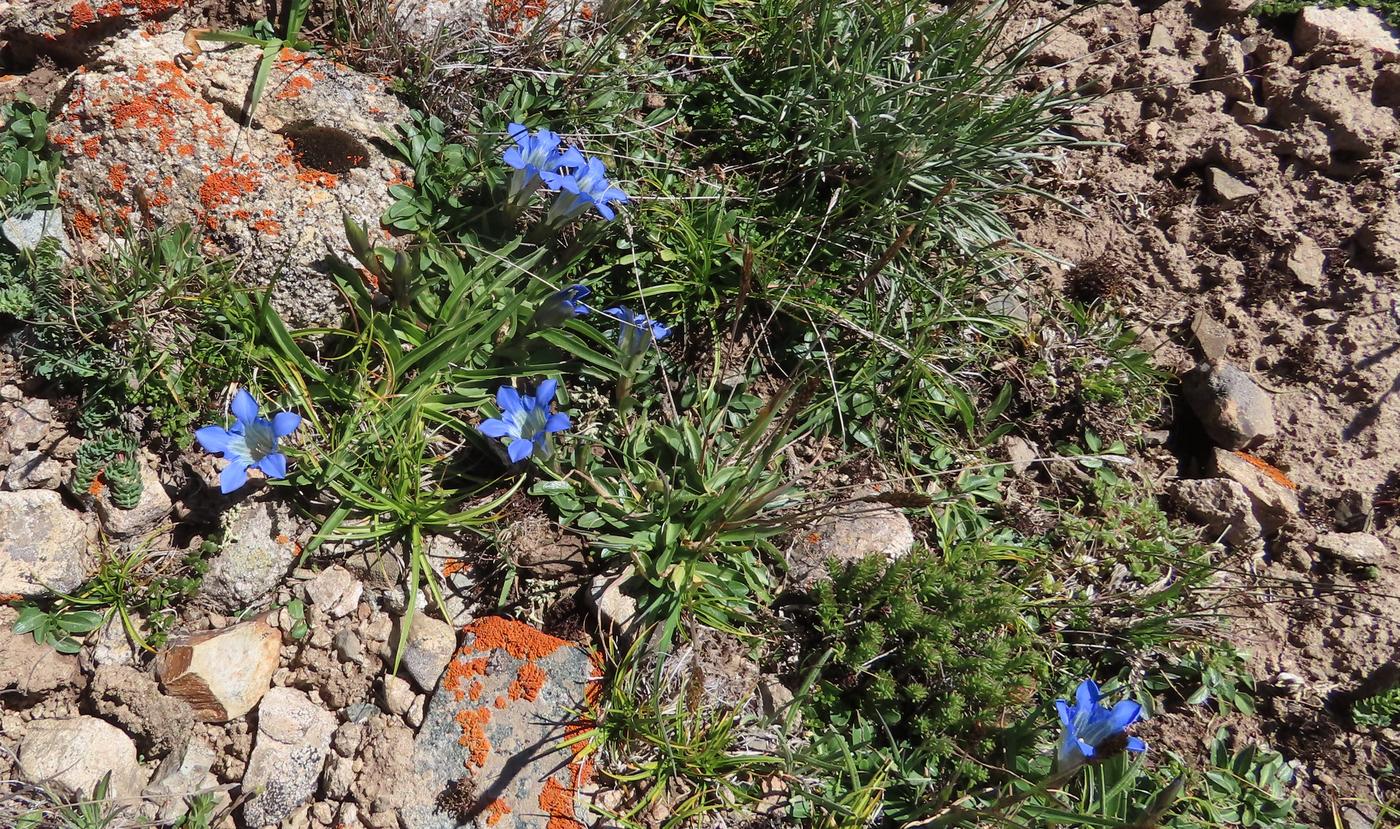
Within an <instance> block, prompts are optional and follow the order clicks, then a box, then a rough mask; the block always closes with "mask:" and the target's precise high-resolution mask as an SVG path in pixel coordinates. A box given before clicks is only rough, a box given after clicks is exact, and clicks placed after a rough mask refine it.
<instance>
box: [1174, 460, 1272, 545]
mask: <svg viewBox="0 0 1400 829" xmlns="http://www.w3.org/2000/svg"><path fill="white" fill-rule="evenodd" d="M1169 492H1170V493H1171V495H1172V497H1173V498H1174V499H1175V500H1176V502H1177V504H1178V505H1180V507H1181V508H1182V510H1183V511H1185V512H1186V514H1187V515H1189V516H1191V518H1192V519H1193V520H1195V521H1198V522H1200V524H1201V525H1202V526H1204V527H1205V528H1206V532H1207V533H1209V534H1210V535H1211V536H1212V537H1214V538H1219V539H1220V540H1222V541H1224V542H1225V543H1227V544H1229V545H1231V546H1232V547H1236V548H1239V549H1248V548H1250V547H1253V546H1254V545H1256V544H1257V543H1258V542H1259V541H1260V540H1262V538H1263V534H1264V530H1263V528H1262V527H1260V526H1259V521H1258V519H1256V518H1255V517H1254V505H1253V503H1252V502H1251V501H1250V500H1249V495H1248V494H1247V493H1246V492H1245V491H1244V487H1242V486H1240V485H1239V484H1238V483H1236V482H1234V481H1228V480H1224V479H1221V478H1205V479H1191V480H1183V481H1177V482H1175V483H1174V484H1173V485H1172V486H1171V487H1170V489H1169Z"/></svg>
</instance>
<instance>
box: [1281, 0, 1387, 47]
mask: <svg viewBox="0 0 1400 829" xmlns="http://www.w3.org/2000/svg"><path fill="white" fill-rule="evenodd" d="M1293 42H1294V44H1296V45H1297V46H1298V48H1299V49H1300V50H1301V51H1304V52H1306V51H1309V50H1312V49H1316V48H1318V47H1319V46H1359V47H1361V48H1363V49H1367V50H1370V51H1372V52H1375V53H1376V54H1378V55H1380V56H1383V57H1391V58H1394V57H1400V40H1397V39H1396V37H1395V33H1394V32H1392V31H1390V29H1389V28H1387V27H1386V25H1385V23H1384V22H1382V20H1381V18H1380V17H1379V16H1378V15H1376V13H1375V12H1372V11H1371V10H1369V9H1357V8H1342V9H1328V8H1322V7H1318V6H1308V7H1306V8H1304V9H1303V11H1302V13H1301V14H1299V15H1298V23H1297V25H1296V27H1295V28H1294V30H1293Z"/></svg>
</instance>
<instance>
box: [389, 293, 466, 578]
mask: <svg viewBox="0 0 1400 829" xmlns="http://www.w3.org/2000/svg"><path fill="white" fill-rule="evenodd" d="M366 273H368V271H366ZM374 287H376V288H378V287H379V285H378V283H377V282H376V284H375V286H374ZM470 568H471V565H470V564H468V563H467V561H466V559H461V558H452V559H448V560H447V563H446V564H444V565H442V577H443V578H445V579H449V578H452V577H453V576H455V575H457V574H458V573H460V572H462V571H463V570H467V569H470Z"/></svg>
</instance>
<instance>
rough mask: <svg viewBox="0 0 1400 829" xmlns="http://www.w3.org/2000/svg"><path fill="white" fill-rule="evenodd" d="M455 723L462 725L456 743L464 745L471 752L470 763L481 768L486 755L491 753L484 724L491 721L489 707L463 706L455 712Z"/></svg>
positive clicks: (484, 762)
mask: <svg viewBox="0 0 1400 829" xmlns="http://www.w3.org/2000/svg"><path fill="white" fill-rule="evenodd" d="M455 719H456V720H457V725H459V726H461V727H462V736H461V737H459V738H458V739H457V744H458V745H461V746H465V747H466V749H467V751H468V752H470V754H471V762H472V765H474V766H476V767H477V768H481V767H482V766H484V765H486V755H488V754H490V753H491V741H490V740H488V739H486V724H487V723H488V722H490V721H491V709H490V708H487V707H486V706H482V707H481V708H464V709H462V710H461V711H458V712H457V716H456V717H455Z"/></svg>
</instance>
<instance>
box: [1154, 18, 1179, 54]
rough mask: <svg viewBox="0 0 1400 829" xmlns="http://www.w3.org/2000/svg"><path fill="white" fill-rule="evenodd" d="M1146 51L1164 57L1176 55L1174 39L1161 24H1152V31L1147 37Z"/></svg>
mask: <svg viewBox="0 0 1400 829" xmlns="http://www.w3.org/2000/svg"><path fill="white" fill-rule="evenodd" d="M1147 49H1148V51H1152V52H1161V53H1162V54H1164V55H1174V54H1176V38H1174V37H1172V33H1171V31H1170V30H1169V29H1168V28H1167V27H1166V26H1163V25H1162V24H1161V23H1154V24H1152V31H1151V32H1149V33H1148V35H1147Z"/></svg>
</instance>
